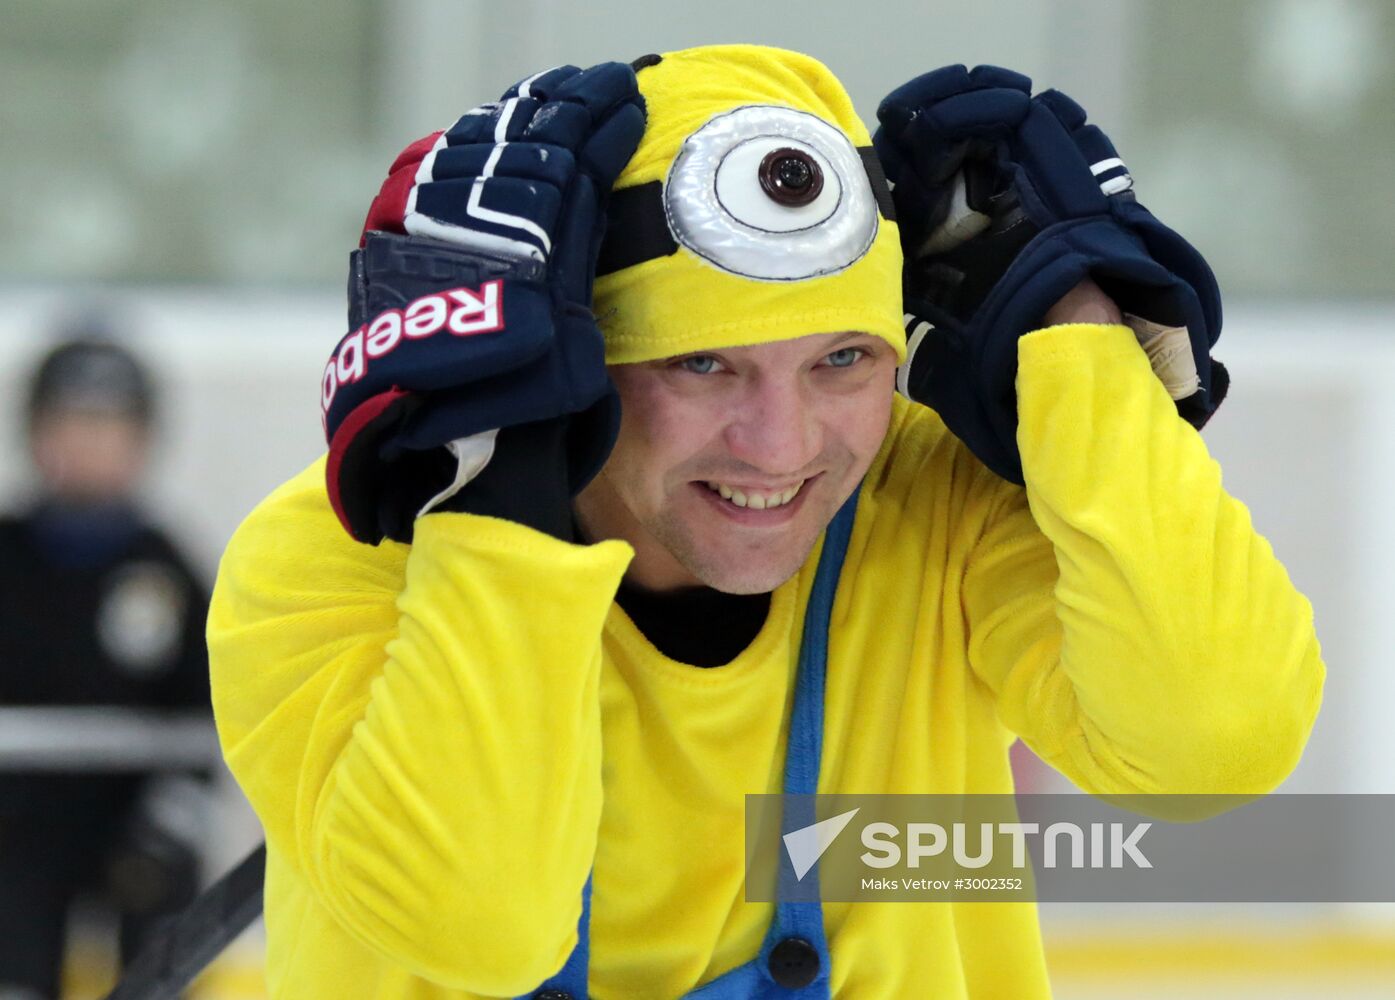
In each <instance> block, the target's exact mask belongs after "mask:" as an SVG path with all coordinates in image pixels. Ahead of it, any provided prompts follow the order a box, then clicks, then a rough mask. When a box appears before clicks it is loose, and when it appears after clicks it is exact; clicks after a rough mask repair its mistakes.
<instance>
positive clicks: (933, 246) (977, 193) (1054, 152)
mask: <svg viewBox="0 0 1395 1000" xmlns="http://www.w3.org/2000/svg"><path fill="white" fill-rule="evenodd" d="M877 118H878V119H879V120H880V122H881V126H880V128H879V129H878V130H877V133H876V135H875V137H874V139H873V144H874V146H875V148H876V151H877V154H878V156H879V158H880V159H881V162H882V166H883V168H884V169H885V171H886V174H887V177H888V179H889V180H890V181H891V182H892V184H893V185H894V189H893V198H894V200H895V203H896V214H897V219H898V222H899V224H900V228H901V242H902V248H903V250H904V251H905V257H906V265H905V272H904V274H905V304H906V313H907V315H906V327H907V329H906V333H907V337H908V338H909V343H908V351H907V355H908V356H907V360H906V363H905V365H903V366H902V370H901V371H900V372H898V386H899V387H900V389H901V391H902V392H903V393H904V394H905V395H907V396H909V397H910V398H912V399H914V400H916V401H918V402H921V403H925V404H926V405H929V406H931V407H933V408H934V409H935V410H937V411H938V412H939V414H940V416H941V417H942V418H943V420H944V421H945V424H946V426H948V427H949V429H950V430H951V431H953V432H954V433H955V434H956V435H958V436H959V437H960V438H961V439H962V440H963V441H964V442H965V443H966V444H967V445H968V446H969V447H970V448H971V449H972V450H973V451H974V453H975V454H976V455H978V457H979V458H980V459H981V460H982V461H983V462H984V464H986V465H987V466H988V467H989V468H991V469H992V470H993V471H995V472H997V473H998V474H999V475H1000V476H1002V477H1003V478H1005V479H1009V480H1011V481H1013V482H1017V483H1021V482H1022V465H1021V458H1020V456H1019V455H1018V451H1017V443H1016V431H1017V396H1016V391H1015V387H1014V386H1015V380H1016V374H1017V340H1018V338H1019V337H1020V336H1021V335H1022V334H1024V333H1028V332H1030V331H1032V330H1035V329H1037V328H1038V327H1039V326H1040V325H1041V321H1042V319H1043V317H1044V316H1045V315H1046V312H1047V310H1048V309H1050V308H1051V306H1052V305H1053V304H1055V303H1056V302H1057V301H1058V300H1059V299H1060V298H1061V297H1062V296H1063V295H1065V294H1066V293H1067V292H1068V291H1070V290H1071V289H1072V288H1074V287H1075V286H1076V284H1078V283H1079V282H1080V281H1081V280H1082V279H1083V278H1085V277H1087V276H1088V277H1092V278H1093V279H1094V280H1095V281H1096V282H1098V283H1099V285H1100V286H1101V287H1102V288H1103V289H1104V290H1105V291H1106V292H1107V293H1109V295H1110V296H1111V297H1112V298H1114V300H1115V301H1116V302H1117V303H1118V304H1119V306H1120V308H1121V309H1122V310H1123V312H1124V314H1125V321H1126V322H1127V323H1128V325H1129V326H1131V327H1133V329H1134V332H1135V334H1136V335H1137V336H1138V337H1139V340H1140V343H1142V344H1143V345H1144V348H1145V350H1147V352H1148V355H1149V358H1150V360H1151V361H1152V362H1153V368H1154V371H1155V372H1157V373H1158V375H1159V377H1160V378H1161V379H1162V381H1163V383H1164V385H1165V386H1166V387H1167V389H1168V391H1169V393H1170V394H1171V395H1172V397H1173V399H1174V400H1175V401H1176V403H1177V409H1178V412H1179V413H1180V414H1181V415H1182V416H1183V417H1184V418H1185V419H1186V420H1187V421H1188V422H1190V423H1191V424H1192V425H1193V426H1195V427H1197V428H1200V427H1201V426H1202V425H1203V424H1205V423H1206V421H1207V419H1209V418H1210V416H1211V414H1212V413H1213V412H1214V411H1215V409H1216V407H1217V406H1218V405H1219V404H1220V402H1221V399H1222V398H1224V396H1225V391H1226V387H1227V385H1228V378H1227V376H1226V373H1225V369H1224V368H1223V367H1221V365H1220V364H1219V363H1217V362H1214V361H1213V360H1212V359H1211V357H1210V347H1211V346H1212V345H1213V344H1214V343H1215V342H1216V339H1217V338H1218V337H1219V336H1220V328H1221V302H1220V291H1219V289H1218V288H1217V286H1216V281H1215V277H1214V276H1213V275H1212V273H1211V269H1210V268H1209V267H1208V266H1207V264H1206V262H1205V260H1203V259H1202V257H1201V255H1200V254H1199V253H1197V251H1196V250H1195V249H1193V248H1192V246H1191V245H1190V244H1188V243H1187V242H1186V241H1185V240H1184V239H1182V238H1181V237H1180V236H1178V235H1177V233H1175V232H1174V231H1172V230H1171V229H1169V228H1168V227H1167V226H1164V225H1163V224H1162V223H1160V222H1159V221H1158V220H1157V219H1156V218H1154V216H1153V215H1152V214H1151V213H1150V212H1149V211H1148V210H1147V209H1145V208H1144V207H1143V206H1142V205H1140V204H1139V203H1138V202H1137V200H1136V199H1135V198H1134V195H1133V191H1132V187H1133V179H1132V177H1130V175H1129V173H1128V171H1127V169H1126V168H1125V166H1124V164H1123V161H1122V160H1120V159H1119V157H1118V154H1117V153H1116V152H1115V150H1114V147H1113V145H1112V144H1111V143H1110V141H1109V139H1108V138H1107V137H1106V136H1105V134H1104V133H1103V132H1101V131H1100V129H1099V128H1098V127H1096V126H1094V125H1087V124H1086V122H1085V112H1084V110H1083V109H1082V108H1081V107H1080V106H1079V105H1078V104H1076V103H1075V102H1074V101H1072V100H1071V99H1070V98H1068V97H1066V96H1065V95H1064V94H1061V93H1059V92H1058V91H1054V90H1048V91H1046V92H1044V93H1041V94H1039V95H1037V96H1036V97H1032V96H1031V81H1030V80H1029V79H1028V78H1027V77H1025V76H1022V75H1021V74H1018V73H1014V72H1012V71H1010V70H1005V69H1000V68H998V67H994V66H980V67H978V68H976V69H974V70H973V71H972V72H970V71H969V70H967V69H966V68H965V67H963V66H948V67H945V68H943V69H938V70H935V71H933V72H931V73H927V74H925V75H923V76H920V77H917V78H916V79H914V80H912V81H911V82H909V83H907V84H905V85H904V86H902V87H900V88H898V89H897V90H895V91H893V92H892V93H891V94H890V95H889V96H888V97H887V98H886V99H885V100H884V101H882V103H881V106H880V107H879V108H878V109H877Z"/></svg>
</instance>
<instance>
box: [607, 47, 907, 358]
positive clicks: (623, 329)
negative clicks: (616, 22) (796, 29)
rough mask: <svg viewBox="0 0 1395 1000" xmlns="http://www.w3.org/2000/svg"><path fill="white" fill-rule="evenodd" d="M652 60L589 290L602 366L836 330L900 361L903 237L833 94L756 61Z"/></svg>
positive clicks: (701, 51) (790, 64)
mask: <svg viewBox="0 0 1395 1000" xmlns="http://www.w3.org/2000/svg"><path fill="white" fill-rule="evenodd" d="M653 58H658V61H657V62H652V63H650V64H648V65H646V64H645V61H641V62H640V63H639V64H637V65H640V66H641V67H642V68H641V69H640V70H639V74H638V78H639V88H640V91H641V92H642V93H643V94H644V98H645V101H646V102H647V105H648V112H649V123H648V128H647V129H646V131H645V134H644V139H643V140H642V141H641V143H640V146H639V149H638V150H637V151H636V153H635V155H634V157H633V159H631V161H630V163H629V165H628V166H627V167H626V168H625V171H624V173H622V174H621V175H620V178H619V180H618V181H617V182H616V184H615V189H614V192H613V194H612V198H611V207H610V219H611V224H610V229H609V230H608V231H607V234H606V243H605V246H604V247H603V249H602V253H601V262H600V267H599V268H598V274H599V277H598V278H597V280H596V288H595V313H596V318H597V320H598V322H599V324H600V327H601V330H602V332H603V333H604V334H605V341H606V362H607V363H608V364H627V363H630V362H636V361H652V360H655V359H658V358H664V357H670V356H672V355H677V354H687V353H691V352H694V351H704V350H716V349H719V348H722V347H733V346H745V345H752V344H763V343H768V342H770V341H776V340H786V339H789V338H793V337H802V336H805V335H807V334H814V333H839V332H842V331H845V330H860V331H864V332H866V333H871V334H875V335H876V336H879V337H881V338H883V339H884V340H886V341H887V342H888V343H889V344H891V346H892V347H893V348H894V349H895V350H896V353H897V357H898V360H904V359H905V343H906V338H905V333H904V329H903V326H902V311H901V246H900V238H899V235H898V233H897V229H896V224H895V222H893V221H891V219H890V218H889V216H890V214H891V212H890V205H889V201H890V199H889V197H887V194H886V184H885V180H884V179H883V178H882V177H881V172H880V168H879V167H878V166H877V165H876V158H875V156H874V155H873V154H872V152H871V148H870V146H871V142H870V139H869V137H868V135H867V130H866V128H865V127H864V126H863V125H862V123H861V122H860V121H859V120H858V118H857V116H856V115H855V113H854V112H853V108H852V102H851V100H850V99H849V98H848V95H847V93H846V92H845V91H844V90H843V87H842V85H841V84H839V82H838V81H837V80H836V79H835V78H834V77H833V75H832V74H831V73H830V72H829V71H828V70H827V69H826V68H825V67H824V66H823V65H822V64H821V63H819V62H818V61H817V60H815V59H812V58H810V57H809V56H805V55H800V54H799V53H796V52H787V51H784V50H781V49H772V48H765V47H762V46H755V45H720V46H709V47H703V48H695V49H686V50H684V51H681V52H672V53H667V54H665V55H664V56H662V57H651V59H653Z"/></svg>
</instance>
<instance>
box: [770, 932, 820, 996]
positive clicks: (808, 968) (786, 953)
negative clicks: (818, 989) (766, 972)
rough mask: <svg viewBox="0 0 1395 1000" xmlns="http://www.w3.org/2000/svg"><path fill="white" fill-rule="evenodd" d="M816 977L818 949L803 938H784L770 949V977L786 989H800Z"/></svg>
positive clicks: (817, 975)
mask: <svg viewBox="0 0 1395 1000" xmlns="http://www.w3.org/2000/svg"><path fill="white" fill-rule="evenodd" d="M818 977H819V952H818V949H817V948H815V947H814V946H813V945H812V944H810V943H809V942H808V941H805V940H804V939H803V938H796V937H792V938H785V939H784V940H783V941H781V942H780V943H779V944H777V945H776V946H775V947H774V948H772V949H771V951H770V978H772V979H774V980H775V982H777V983H779V984H780V985H781V986H783V987H785V988H786V989H791V990H797V989H800V988H801V987H804V986H808V985H809V984H810V983H812V982H813V981H814V980H815V979H817V978H818Z"/></svg>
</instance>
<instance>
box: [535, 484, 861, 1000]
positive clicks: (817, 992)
mask: <svg viewBox="0 0 1395 1000" xmlns="http://www.w3.org/2000/svg"><path fill="white" fill-rule="evenodd" d="M860 490H861V486H860V485H859V487H858V489H857V490H854V491H853V494H852V496H850V497H849V498H848V499H847V501H846V502H845V503H844V504H843V506H842V507H841V508H840V509H839V511H838V513H837V514H836V515H834V518H833V521H832V523H830V524H829V526H828V529H827V530H826V531H825V533H824V540H823V551H822V553H820V555H819V567H818V570H817V571H816V572H815V574H814V585H813V587H812V589H811V590H810V592H809V603H808V605H807V606H806V607H805V609H804V633H803V636H802V637H801V640H800V644H799V667H798V671H799V672H798V676H797V677H796V679H795V689H794V709H793V712H792V714H791V717H790V736H789V746H788V749H787V750H786V751H785V781H784V791H785V795H786V796H802V798H798V799H790V798H786V800H785V801H786V805H787V806H788V808H789V811H788V812H787V813H786V815H785V816H784V817H783V818H782V820H781V824H780V832H781V833H782V834H783V833H786V832H788V831H790V830H795V829H798V828H800V827H802V826H807V825H809V824H810V823H813V822H814V815H813V812H814V800H813V798H812V796H813V795H814V794H815V793H816V792H817V791H818V786H819V765H820V763H821V761H822V759H823V691H824V674H825V672H826V670H827V666H828V626H829V621H830V620H831V619H832V616H833V598H834V597H835V596H836V594H837V593H838V577H839V576H840V575H841V573H842V569H843V557H844V556H845V555H846V554H847V551H848V541H849V539H851V538H852V529H853V520H854V519H855V518H856V516H857V497H858V493H859V492H860ZM780 880H781V891H780V898H782V899H786V900H788V901H787V902H783V903H779V904H777V905H776V907H775V920H774V921H773V922H772V923H771V925H770V930H769V931H768V932H767V933H766V936H765V941H764V943H763V944H762V945H761V949H760V955H759V956H758V957H757V958H755V959H753V960H752V961H749V962H747V963H746V964H744V965H741V966H739V967H737V968H735V969H732V970H731V971H730V972H727V973H725V974H723V975H721V976H718V977H717V978H716V979H714V980H713V981H712V982H710V983H708V984H707V985H706V986H701V987H699V988H697V989H695V990H693V991H692V992H690V993H689V994H688V1000H795V998H798V1000H827V998H828V996H829V989H828V973H829V966H830V964H831V959H830V957H829V951H828V941H827V939H826V938H825V937H824V932H823V906H822V904H821V903H820V902H819V896H818V865H817V864H815V866H814V868H813V869H812V870H811V871H810V872H809V873H808V874H806V875H805V876H804V878H803V880H801V881H799V882H798V896H799V898H798V899H795V900H790V898H789V897H790V895H791V892H790V891H789V888H788V885H789V884H790V883H793V882H794V876H793V872H792V870H791V869H790V865H789V864H788V859H785V861H784V862H782V864H781V870H780ZM590 950H591V879H590V877H588V878H587V879H586V888H585V890H584V891H583V894H582V899H581V919H580V921H578V923H577V943H576V948H575V949H574V950H573V951H572V953H571V956H570V957H569V958H568V959H567V964H566V965H564V966H562V970H561V971H560V972H558V973H557V975H555V976H552V977H551V978H550V979H548V980H547V982H545V983H543V984H542V985H541V986H539V987H538V988H537V989H535V990H533V991H532V992H530V993H528V994H526V995H525V996H524V997H521V998H519V1000H584V998H585V997H586V995H587V994H586V989H587V972H588V969H589V964H590ZM786 984H789V985H786Z"/></svg>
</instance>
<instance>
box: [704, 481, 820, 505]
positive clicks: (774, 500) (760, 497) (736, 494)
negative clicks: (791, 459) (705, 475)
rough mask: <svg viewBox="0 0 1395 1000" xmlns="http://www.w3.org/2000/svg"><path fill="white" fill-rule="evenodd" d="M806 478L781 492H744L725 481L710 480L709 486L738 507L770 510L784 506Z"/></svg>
mask: <svg viewBox="0 0 1395 1000" xmlns="http://www.w3.org/2000/svg"><path fill="white" fill-rule="evenodd" d="M803 485H804V480H801V481H800V482H798V483H796V484H795V485H793V486H791V487H790V488H789V489H787V490H783V491H782V492H779V493H743V492H742V491H741V490H738V489H736V488H735V487H732V486H727V485H726V484H725V483H713V482H709V483H708V484H707V488H708V489H709V490H712V491H713V492H714V493H720V494H721V495H722V497H723V499H726V500H730V501H731V502H732V503H734V504H736V506H738V507H750V508H751V509H752V510H769V509H770V508H772V507H783V506H784V505H785V504H787V503H789V502H790V501H791V500H793V499H794V498H795V494H797V493H798V492H799V490H800V488H801V487H803Z"/></svg>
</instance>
